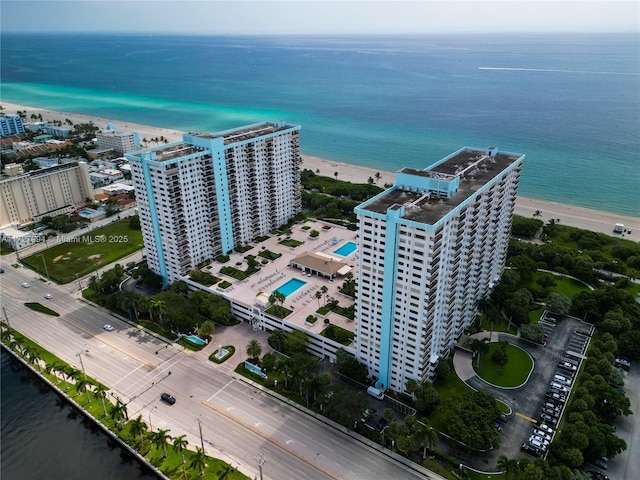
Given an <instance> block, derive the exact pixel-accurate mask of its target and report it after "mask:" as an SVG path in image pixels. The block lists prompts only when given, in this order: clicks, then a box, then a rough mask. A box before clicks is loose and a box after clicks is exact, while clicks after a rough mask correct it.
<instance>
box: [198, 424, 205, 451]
mask: <svg viewBox="0 0 640 480" xmlns="http://www.w3.org/2000/svg"><path fill="white" fill-rule="evenodd" d="M198 429H199V430H200V446H201V447H202V451H203V452H204V438H202V421H201V420H200V417H198Z"/></svg>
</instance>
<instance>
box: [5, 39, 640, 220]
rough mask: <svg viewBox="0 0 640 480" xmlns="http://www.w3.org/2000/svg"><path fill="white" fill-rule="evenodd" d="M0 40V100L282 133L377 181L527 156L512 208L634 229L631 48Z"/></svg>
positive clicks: (634, 74)
mask: <svg viewBox="0 0 640 480" xmlns="http://www.w3.org/2000/svg"><path fill="white" fill-rule="evenodd" d="M1 40H2V41H1V50H0V54H1V62H2V64H1V67H2V68H1V77H0V78H1V91H0V99H1V101H6V102H13V103H18V104H23V105H33V106H38V107H43V108H49V109H54V110H61V111H69V112H74V113H82V114H86V115H93V116H99V117H104V118H107V119H111V120H117V121H125V122H126V121H129V122H132V123H141V124H148V125H154V126H159V127H165V128H171V129H177V130H180V131H185V132H188V131H199V132H213V131H216V130H222V129H227V128H232V127H237V126H240V125H244V124H248V123H255V122H260V121H265V120H284V121H286V122H290V123H295V124H299V125H301V126H302V135H301V149H302V153H303V154H307V155H313V156H318V157H322V158H326V159H330V160H335V161H341V162H347V163H351V164H355V165H362V166H367V167H371V168H375V169H380V170H388V171H395V170H398V169H400V168H401V167H404V166H409V167H415V168H425V167H427V166H428V165H430V164H432V163H434V162H435V161H437V160H439V159H441V158H442V157H444V156H446V155H448V154H450V153H452V152H454V151H455V150H457V149H459V148H460V147H463V146H472V147H480V148H482V147H487V146H489V145H495V146H497V147H498V148H499V149H500V150H504V151H511V152H519V153H524V154H526V156H527V160H526V162H525V166H524V170H523V175H522V179H521V182H520V190H519V193H520V194H521V195H523V196H527V197H531V198H536V199H540V200H547V201H554V202H561V203H566V204H569V205H576V206H581V207H586V208H592V209H597V210H603V211H607V212H611V213H617V214H622V215H630V216H636V217H637V216H640V168H639V167H640V40H639V37H638V35H635V34H619V35H613V34H608V35H607V34H598V35H596V34H590V35H587V34H564V35H559V34H547V35H543V34H537V35H532V34H520V35H514V34H511V35H506V34H477V35H467V36H465V35H462V36H460V35H458V36H443V35H438V36H435V35H434V36H382V35H380V36H341V37H336V36H331V37H328V36H245V37H236V36H226V37H215V36H210V37H206V36H157V35H129V36H126V35H117V36H116V35H79V34H76V35H66V34H65V35H62V34H59V35H34V34H29V35H18V34H4V33H3V34H2V37H1ZM10 113H14V112H10Z"/></svg>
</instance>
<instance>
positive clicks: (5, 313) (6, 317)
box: [2, 306, 11, 328]
mask: <svg viewBox="0 0 640 480" xmlns="http://www.w3.org/2000/svg"><path fill="white" fill-rule="evenodd" d="M2 313H4V319H5V320H6V321H7V327H9V328H11V324H10V323H9V317H8V316H7V311H6V310H5V308H4V306H3V307H2Z"/></svg>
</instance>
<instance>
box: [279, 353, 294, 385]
mask: <svg viewBox="0 0 640 480" xmlns="http://www.w3.org/2000/svg"><path fill="white" fill-rule="evenodd" d="M292 366H293V363H292V362H291V358H289V357H281V358H279V359H278V361H277V362H276V368H277V369H278V371H279V372H282V373H283V374H284V388H287V387H288V385H287V379H288V378H289V375H290V374H291V368H292Z"/></svg>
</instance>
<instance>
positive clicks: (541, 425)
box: [536, 423, 555, 433]
mask: <svg viewBox="0 0 640 480" xmlns="http://www.w3.org/2000/svg"><path fill="white" fill-rule="evenodd" d="M536 428H539V429H540V430H544V431H545V432H547V433H553V432H555V430H554V429H553V428H551V427H550V426H549V425H545V424H544V423H541V424H540V425H538V426H536Z"/></svg>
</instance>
